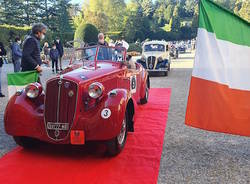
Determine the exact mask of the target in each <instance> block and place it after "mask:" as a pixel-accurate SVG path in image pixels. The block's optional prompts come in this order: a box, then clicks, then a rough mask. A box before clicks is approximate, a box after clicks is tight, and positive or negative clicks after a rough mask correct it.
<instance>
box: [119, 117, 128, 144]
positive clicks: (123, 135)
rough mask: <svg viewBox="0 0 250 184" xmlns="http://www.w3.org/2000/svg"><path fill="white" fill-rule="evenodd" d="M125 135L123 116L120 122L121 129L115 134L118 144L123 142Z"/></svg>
mask: <svg viewBox="0 0 250 184" xmlns="http://www.w3.org/2000/svg"><path fill="white" fill-rule="evenodd" d="M125 135H126V118H124V120H123V122H122V128H121V131H120V133H119V135H118V136H117V141H118V143H119V144H120V145H122V144H123V142H124V139H125Z"/></svg>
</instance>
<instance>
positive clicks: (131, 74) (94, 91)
mask: <svg viewBox="0 0 250 184" xmlns="http://www.w3.org/2000/svg"><path fill="white" fill-rule="evenodd" d="M73 55H74V58H75V59H74V62H71V63H72V65H71V66H69V67H68V68H66V69H65V70H64V71H63V72H62V73H61V74H59V75H58V76H55V77H53V78H51V79H49V80H48V81H47V83H46V89H45V88H43V87H42V85H41V84H39V83H33V84H30V85H28V86H27V87H26V88H25V89H24V90H23V91H21V92H17V93H16V94H15V95H14V96H13V97H11V99H10V100H9V102H8V105H7V107H6V110H5V116H4V123H5V130H6V132H7V133H8V134H9V135H11V136H13V137H14V140H15V141H16V143H17V144H19V145H20V146H23V147H24V148H30V147H33V146H36V145H37V144H38V143H39V141H45V142H49V143H53V144H73V145H82V144H85V142H86V141H92V140H98V141H105V142H106V143H107V151H108V153H109V154H110V155H116V154H118V153H120V152H121V150H122V149H123V148H124V145H125V143H126V138H127V132H133V131H134V121H133V117H134V114H135V106H136V104H145V103H147V101H148V96H149V88H150V81H149V76H148V72H147V71H146V70H145V69H144V68H143V67H142V66H141V65H140V64H138V63H136V69H129V67H128V66H127V61H126V49H125V48H121V47H103V46H93V47H87V48H81V49H77V50H76V53H75V54H73ZM38 140H39V141H38Z"/></svg>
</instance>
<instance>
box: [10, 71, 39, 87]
mask: <svg viewBox="0 0 250 184" xmlns="http://www.w3.org/2000/svg"><path fill="white" fill-rule="evenodd" d="M7 79H8V85H14V86H25V85H27V84H30V83H33V82H37V81H38V73H37V71H28V72H18V73H9V74H7Z"/></svg>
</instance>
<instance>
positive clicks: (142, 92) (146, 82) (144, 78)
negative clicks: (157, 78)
mask: <svg viewBox="0 0 250 184" xmlns="http://www.w3.org/2000/svg"><path fill="white" fill-rule="evenodd" d="M141 77H142V80H141V88H140V98H144V96H145V93H146V91H145V89H146V86H148V88H149V89H150V80H149V75H148V72H147V71H146V70H145V69H144V70H142V74H141Z"/></svg>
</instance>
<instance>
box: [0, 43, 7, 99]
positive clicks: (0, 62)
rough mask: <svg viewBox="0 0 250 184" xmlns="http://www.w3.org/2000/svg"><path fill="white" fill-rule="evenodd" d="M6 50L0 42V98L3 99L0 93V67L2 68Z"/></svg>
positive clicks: (0, 71)
mask: <svg viewBox="0 0 250 184" xmlns="http://www.w3.org/2000/svg"><path fill="white" fill-rule="evenodd" d="M6 54H7V53H6V50H5V48H4V45H3V43H2V42H0V97H5V95H4V94H3V93H2V88H1V80H2V79H1V74H2V66H3V60H4V57H5V56H6Z"/></svg>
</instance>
